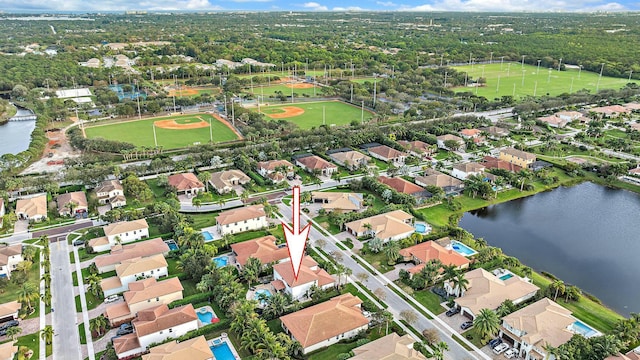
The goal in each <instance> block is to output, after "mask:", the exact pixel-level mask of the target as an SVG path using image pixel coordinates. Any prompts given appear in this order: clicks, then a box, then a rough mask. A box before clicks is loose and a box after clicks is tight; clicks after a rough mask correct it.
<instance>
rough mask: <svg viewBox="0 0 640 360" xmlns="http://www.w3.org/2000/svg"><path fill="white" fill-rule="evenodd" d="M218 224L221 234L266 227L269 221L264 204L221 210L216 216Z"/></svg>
mask: <svg viewBox="0 0 640 360" xmlns="http://www.w3.org/2000/svg"><path fill="white" fill-rule="evenodd" d="M216 226H217V229H218V233H220V235H224V234H236V233H240V232H244V231H250V230H259V229H263V228H266V227H268V226H269V221H268V220H267V214H266V213H265V212H264V206H262V205H252V206H247V207H243V208H238V209H232V210H227V211H223V212H221V213H220V215H218V217H216Z"/></svg>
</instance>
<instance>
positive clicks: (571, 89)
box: [569, 76, 573, 94]
mask: <svg viewBox="0 0 640 360" xmlns="http://www.w3.org/2000/svg"><path fill="white" fill-rule="evenodd" d="M572 92H573V76H572V77H571V86H570V87H569V94H571V93H572Z"/></svg>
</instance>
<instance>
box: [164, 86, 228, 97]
mask: <svg viewBox="0 0 640 360" xmlns="http://www.w3.org/2000/svg"><path fill="white" fill-rule="evenodd" d="M219 92H220V89H219V88H216V87H190V86H181V87H180V88H178V89H169V91H168V92H167V96H169V97H171V96H174V95H175V96H176V97H196V96H199V95H204V94H210V95H214V94H218V93H219Z"/></svg>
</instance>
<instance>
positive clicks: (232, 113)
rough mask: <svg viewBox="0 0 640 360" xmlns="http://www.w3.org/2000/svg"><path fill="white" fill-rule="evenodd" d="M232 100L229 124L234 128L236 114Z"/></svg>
mask: <svg viewBox="0 0 640 360" xmlns="http://www.w3.org/2000/svg"><path fill="white" fill-rule="evenodd" d="M233 103H234V99H233V98H231V123H232V124H233V127H236V113H235V110H234V105H233Z"/></svg>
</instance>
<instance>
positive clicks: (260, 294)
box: [253, 289, 271, 306]
mask: <svg viewBox="0 0 640 360" xmlns="http://www.w3.org/2000/svg"><path fill="white" fill-rule="evenodd" d="M270 297H271V291H269V290H267V289H259V290H256V293H255V294H254V295H253V298H254V299H256V300H258V301H260V304H262V305H263V306H264V305H265V304H266V303H267V301H266V299H268V298H270Z"/></svg>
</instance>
